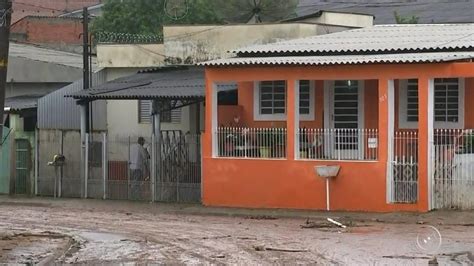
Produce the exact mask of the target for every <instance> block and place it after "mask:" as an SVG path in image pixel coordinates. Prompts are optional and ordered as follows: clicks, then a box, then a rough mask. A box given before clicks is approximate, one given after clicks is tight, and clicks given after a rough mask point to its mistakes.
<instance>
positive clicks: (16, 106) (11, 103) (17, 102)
mask: <svg viewBox="0 0 474 266" xmlns="http://www.w3.org/2000/svg"><path fill="white" fill-rule="evenodd" d="M41 97H42V95H20V96H14V97H8V98H5V108H9V109H10V110H22V109H31V108H36V106H37V105H38V99H39V98H41Z"/></svg>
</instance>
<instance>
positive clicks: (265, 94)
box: [260, 80, 286, 115]
mask: <svg viewBox="0 0 474 266" xmlns="http://www.w3.org/2000/svg"><path fill="white" fill-rule="evenodd" d="M285 113H286V82H285V81H283V80H277V81H262V82H260V114H262V115H272V114H285Z"/></svg>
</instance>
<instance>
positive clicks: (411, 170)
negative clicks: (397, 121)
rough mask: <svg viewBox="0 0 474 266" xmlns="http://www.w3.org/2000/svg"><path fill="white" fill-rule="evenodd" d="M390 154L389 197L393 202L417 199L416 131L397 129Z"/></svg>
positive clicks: (409, 201)
mask: <svg viewBox="0 0 474 266" xmlns="http://www.w3.org/2000/svg"><path fill="white" fill-rule="evenodd" d="M392 151H393V154H390V165H389V166H390V174H391V177H390V180H391V194H390V195H391V197H390V201H391V202H393V203H414V202H416V201H417V200H418V133H417V132H415V131H397V132H395V134H394V139H393V150H392Z"/></svg>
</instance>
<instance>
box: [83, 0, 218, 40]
mask: <svg viewBox="0 0 474 266" xmlns="http://www.w3.org/2000/svg"><path fill="white" fill-rule="evenodd" d="M185 2H186V3H188V7H187V8H186V7H184V8H185V10H186V11H185V15H184V16H182V17H180V18H179V19H178V20H174V19H172V18H171V17H170V16H168V15H166V13H165V10H164V5H165V0H105V2H104V7H103V14H102V16H101V17H98V18H97V19H95V20H94V22H93V26H92V31H93V32H95V33H97V32H117V33H129V34H154V35H156V34H158V35H160V34H161V33H162V30H163V25H166V24H195V23H199V24H206V23H208V24H211V23H216V24H219V23H222V20H220V19H219V18H218V16H217V15H216V14H215V12H214V10H213V9H212V8H210V7H211V6H212V5H211V4H210V3H212V0H188V1H183V3H185Z"/></svg>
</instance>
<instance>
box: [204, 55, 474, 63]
mask: <svg viewBox="0 0 474 266" xmlns="http://www.w3.org/2000/svg"><path fill="white" fill-rule="evenodd" d="M473 58H474V51H473V52H437V53H407V54H376V55H330V56H278V57H236V58H228V59H218V60H213V61H208V62H203V63H201V64H200V65H203V66H239V65H314V66H318V65H354V64H384V63H385V64H388V63H391V64H393V63H440V62H449V61H458V60H468V59H473Z"/></svg>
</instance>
